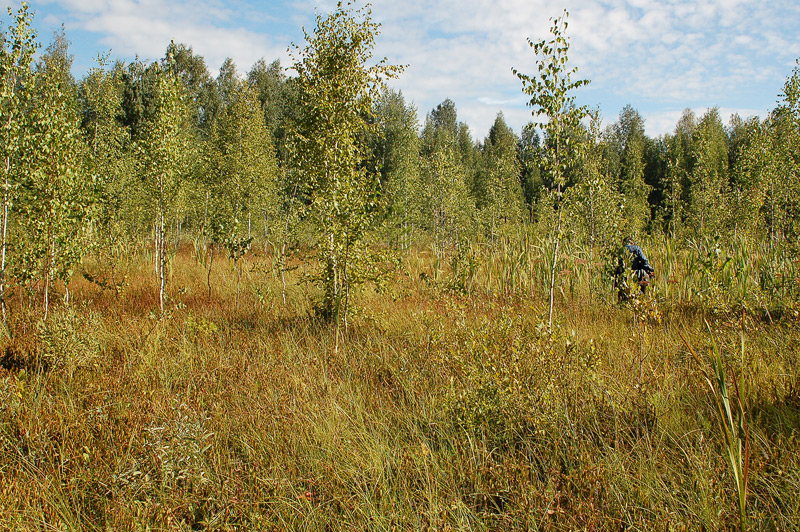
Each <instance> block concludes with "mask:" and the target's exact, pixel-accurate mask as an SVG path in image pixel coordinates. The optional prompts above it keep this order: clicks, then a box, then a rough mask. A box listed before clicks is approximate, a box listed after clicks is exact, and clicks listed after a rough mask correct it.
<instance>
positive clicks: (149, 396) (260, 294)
mask: <svg viewBox="0 0 800 532" xmlns="http://www.w3.org/2000/svg"><path fill="white" fill-rule="evenodd" d="M515 238H516V237H515ZM537 245H538V244H537V241H536V240H535V239H533V238H530V237H528V238H527V239H526V238H525V237H524V236H523V237H522V238H520V239H518V240H515V239H514V238H509V239H508V240H507V241H506V242H505V243H503V242H502V241H501V242H499V243H498V247H496V248H493V249H489V248H487V247H481V246H479V245H474V246H473V247H472V248H470V251H469V252H470V253H471V254H472V256H473V258H474V259H475V264H476V265H477V267H475V268H473V269H471V270H467V272H466V273H467V274H468V275H467V276H466V277H464V276H462V277H457V278H456V277H454V276H453V271H452V270H451V268H452V267H453V266H454V265H455V266H456V267H457V266H458V264H454V263H453V262H452V261H450V260H448V261H446V262H445V263H442V264H438V265H437V264H434V263H433V258H432V257H433V254H432V253H430V252H429V251H427V250H413V251H411V252H410V253H409V254H408V256H406V257H405V258H404V263H405V267H404V269H403V270H402V271H398V272H396V273H395V275H394V279H393V280H392V282H390V283H389V284H388V286H387V288H386V290H385V291H383V292H381V293H376V292H374V291H372V290H367V291H366V292H364V293H363V294H361V296H359V297H358V298H357V300H356V302H355V303H356V304H355V309H354V313H353V316H352V321H351V327H350V329H349V331H348V333H347V335H346V337H344V338H343V340H341V341H340V343H339V348H338V349H336V345H337V341H336V337H335V335H336V332H335V329H334V328H333V327H329V326H327V325H325V324H324V323H323V322H321V321H320V320H318V319H317V318H316V317H315V316H314V315H313V312H312V305H313V301H314V298H315V294H314V292H313V287H311V286H308V285H305V284H302V283H298V282H297V280H298V278H299V277H300V275H301V274H302V268H296V269H293V270H290V271H289V274H290V276H291V278H290V282H289V283H288V284H287V294H286V295H287V300H286V301H287V302H286V304H284V303H283V298H282V284H281V282H280V277H279V275H276V272H275V267H276V266H275V264H276V262H275V261H274V260H273V259H272V258H271V257H269V256H265V255H264V254H263V253H260V252H259V253H256V254H255V255H254V256H249V257H247V258H246V259H245V261H244V263H243V265H242V267H243V269H242V271H243V272H244V273H243V275H242V278H241V283H242V285H241V287H240V289H241V295H240V298H239V304H238V307H237V305H236V285H235V283H236V280H235V277H234V275H233V271H232V269H231V265H230V264H229V263H227V261H225V260H219V261H217V260H216V259H215V262H214V267H213V269H212V271H211V277H210V278H211V282H212V290H211V296H210V297H209V294H208V286H207V285H208V282H207V280H208V272H207V270H206V269H205V268H204V267H203V265H202V263H201V262H199V261H197V260H196V259H195V257H194V256H193V255H192V251H191V247H186V248H183V249H182V250H181V252H180V253H178V254H177V256H176V257H175V258H174V259H173V265H172V268H171V278H170V282H169V285H168V286H169V288H168V296H169V300H168V303H169V305H168V310H167V312H166V313H165V314H164V315H163V316H162V315H160V314H159V313H158V312H157V311H156V309H157V307H158V298H157V291H156V285H155V274H154V271H153V268H152V265H151V264H149V263H148V261H147V257H146V256H139V257H138V258H135V257H132V258H130V259H129V260H128V261H127V262H126V264H125V265H123V266H122V267H121V268H120V270H119V271H118V272H117V273H118V274H119V275H120V278H124V279H125V283H124V287H123V289H121V290H119V291H118V292H117V291H115V290H112V289H108V288H102V287H101V286H99V285H98V284H97V283H92V282H89V281H87V280H85V279H78V280H77V281H76V282H75V283H74V285H73V286H72V287H71V288H72V290H71V291H72V301H71V303H70V305H71V306H70V308H69V309H66V308H63V307H60V308H57V309H55V310H54V311H53V313H52V314H51V317H50V320H49V322H48V324H41V323H40V318H39V316H38V314H37V308H36V305H35V299H32V300H31V301H30V302H29V301H27V300H26V301H25V302H24V303H25V307H24V310H20V301H18V300H12V301H11V304H12V305H13V307H12V308H13V309H14V312H13V313H12V317H11V320H10V322H9V326H10V329H9V330H10V335H8V336H5V337H3V345H2V347H3V351H2V352H3V364H2V369H0V399H1V400H0V529H9V530H42V529H59V530H106V529H114V530H145V529H147V528H148V527H149V528H150V529H176V530H191V529H200V530H206V529H208V530H260V529H267V530H269V529H280V530H283V529H311V530H322V529H326V528H328V529H334V530H345V529H347V530H391V529H397V530H408V529H425V528H428V529H438V530H446V529H451V530H456V529H458V530H467V529H470V530H510V529H529V530H575V529H585V530H592V529H594V530H620V529H640V530H652V529H657V530H660V529H673V530H696V529H701V528H703V527H705V528H706V529H708V530H722V529H728V528H734V527H738V526H739V525H740V514H739V508H740V506H739V499H738V496H737V494H736V492H735V490H732V489H731V486H733V485H734V484H735V483H734V481H733V479H732V469H731V465H730V463H729V462H728V460H727V458H726V455H725V454H724V453H725V452H726V451H725V447H724V446H723V445H721V440H720V438H719V437H718V435H719V425H718V424H717V417H716V412H715V410H714V408H713V405H714V403H713V402H712V401H710V400H709V389H708V386H707V384H706V383H705V381H704V380H703V375H702V369H704V367H703V366H700V365H698V363H697V361H695V359H694V358H693V357H692V356H691V353H690V352H689V350H688V349H687V348H686V346H685V344H684V342H683V341H682V339H681V332H683V334H684V335H685V336H686V338H687V341H688V342H689V344H690V345H692V346H693V347H694V348H696V349H700V348H704V347H705V346H711V341H710V337H709V334H708V331H707V330H706V329H705V325H704V324H703V319H704V318H705V319H708V320H709V323H710V324H711V327H712V329H713V331H714V337H715V338H716V342H718V346H719V352H720V353H721V355H720V357H721V359H720V360H721V361H722V362H723V363H724V364H725V365H726V367H728V366H729V367H730V368H731V372H732V373H731V374H735V375H742V374H746V375H747V385H746V390H745V389H741V388H740V393H741V394H742V396H743V399H744V401H743V404H745V405H747V409H746V410H747V411H746V416H747V419H748V427H749V435H750V436H749V438H750V455H749V468H750V472H749V476H750V483H749V486H748V497H747V506H746V509H747V517H748V522H749V523H750V526H751V527H752V529H759V530H770V529H772V530H786V529H792V528H793V527H796V524H797V522H798V519H800V497H798V493H800V476H799V475H800V473H798V471H800V462H798V458H797V456H800V442H798V435H800V415H798V414H797V412H798V407H800V396H799V395H798V390H800V383H798V372H797V367H798V356H800V355H798V352H797V349H796V348H795V346H796V345H797V341H798V339H799V338H798V336H800V335H798V329H797V322H796V321H795V319H794V318H793V317H792V314H791V311H790V310H789V311H787V310H785V309H791V308H792V306H791V305H792V303H791V301H789V300H786V301H775V300H774V299H769V298H767V299H761V300H759V299H753V300H752V301H755V302H757V304H756V303H753V304H752V305H750V304H748V305H750V306H741V305H740V304H739V302H740V301H741V297H740V296H741V295H742V293H743V292H742V291H741V290H740V289H739V287H740V285H737V284H735V283H737V282H738V281H736V278H737V277H736V275H733V276H731V277H724V276H723V277H721V278H719V279H718V280H717V281H715V282H718V283H719V285H720V286H722V288H723V290H722V294H723V299H721V300H716V301H714V304H713V305H712V304H711V302H710V301H709V299H707V298H706V299H700V298H698V297H697V295H696V294H697V292H698V287H700V286H701V285H700V283H701V278H700V277H697V276H695V277H691V275H694V274H691V275H690V278H691V279H692V280H691V281H686V283H689V286H687V287H686V289H684V288H681V287H680V283H678V284H675V283H670V282H669V279H670V278H671V277H676V278H679V279H680V278H681V276H682V275H684V274H686V268H687V267H689V265H691V264H692V262H691V261H692V260H695V259H692V255H691V253H695V252H694V251H691V250H687V249H683V250H675V249H672V250H670V249H666V248H665V247H663V246H661V245H660V244H658V243H657V242H653V243H649V245H648V247H647V251H648V254H649V256H650V258H651V261H652V262H653V263H654V264H655V265H656V268H657V269H658V270H659V271H660V272H663V273H662V275H660V276H659V277H658V278H657V280H656V282H655V284H654V286H653V287H652V290H651V291H650V292H649V293H648V296H647V297H646V298H645V299H644V300H641V301H640V302H639V303H637V305H636V306H633V305H628V306H619V305H617V304H616V302H615V301H614V296H615V294H614V293H613V292H612V290H611V287H610V283H609V282H607V281H606V280H604V273H603V266H602V264H590V263H589V261H588V256H587V253H586V252H585V250H582V249H580V248H574V247H570V245H569V243H566V244H565V245H564V247H563V248H562V249H563V251H564V253H565V258H564V259H563V260H562V262H561V264H562V267H563V269H564V271H563V272H562V274H561V276H560V277H559V286H560V287H561V290H559V291H558V293H557V301H556V315H555V318H556V319H555V322H554V323H555V325H554V329H553V333H552V334H549V333H548V331H547V327H546V326H545V325H546V310H547V307H546V304H545V294H546V286H547V281H548V279H547V276H546V264H547V261H543V262H541V263H540V261H539V260H538V259H537V257H538V256H539V255H538V253H540V251H541V250H539V248H538V247H537ZM748 249H749V248H748ZM537 250H538V251H537ZM725 253H731V254H734V253H736V252H735V251H726V252H725ZM451 257H452V255H451ZM755 257H756V259H757V260H758V261H761V263H764V264H767V263H769V261H773V260H775V256H774V255H769V254H767V253H765V254H757V255H755ZM467 258H468V257H467ZM464 260H466V259H464ZM595 260H601V259H599V257H598V258H596V259H595ZM584 261H585V262H584ZM87 267H95V268H96V269H95V270H94V271H97V272H99V271H100V267H99V266H97V265H92V264H87ZM780 267H781V268H788V266H787V265H785V264H784V265H783V266H780ZM748 268H755V266H748ZM434 269H438V272H434ZM748 272H749V270H748ZM747 275H748V278H750V277H752V275H755V274H754V273H753V274H751V273H748V274H747ZM454 281H456V282H454ZM465 281H468V283H467V284H465ZM680 282H681V283H684V281H680ZM703 282H705V281H703ZM708 282H711V281H708ZM748 282H750V281H748ZM725 283H734V284H731V285H726V284H725ZM709 286H710V285H709ZM753 286H754V285H753ZM753 286H751V285H748V288H747V294H750V293H753V292H751V290H753V291H756V288H754V287H753ZM759 290H760V289H759ZM787 290H789V288H787ZM731 291H732V292H733V295H731ZM787 293H788V292H787ZM17 297H18V296H17ZM747 297H748V298H749V297H750V296H749V295H747ZM759 297H760V296H759ZM747 301H751V300H749V299H747ZM778 304H780V305H778ZM759 305H761V307H759ZM779 306H780V308H781V309H784V310H781V311H780V312H775V310H776V309H778V308H779ZM762 307H765V308H766V310H767V311H769V312H770V315H771V317H772V321H770V318H769V317H767V316H766V314H765V308H762ZM37 324H39V325H37ZM743 328H744V330H745V332H746V335H747V349H746V351H745V352H744V354H743V356H742V355H741V352H740V350H738V347H739V345H740V344H739V333H740V331H741V330H742V329H743ZM730 353H736V354H737V356H728V354H730ZM743 372H744V373H743Z"/></svg>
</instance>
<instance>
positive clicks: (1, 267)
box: [0, 157, 11, 323]
mask: <svg viewBox="0 0 800 532" xmlns="http://www.w3.org/2000/svg"><path fill="white" fill-rule="evenodd" d="M5 170H6V172H5V173H6V179H5V185H4V187H3V249H2V258H0V307H2V309H3V323H6V245H7V242H8V188H9V182H8V174H9V172H10V171H11V158H10V157H6V169H5Z"/></svg>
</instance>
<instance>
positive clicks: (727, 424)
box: [681, 322, 750, 532]
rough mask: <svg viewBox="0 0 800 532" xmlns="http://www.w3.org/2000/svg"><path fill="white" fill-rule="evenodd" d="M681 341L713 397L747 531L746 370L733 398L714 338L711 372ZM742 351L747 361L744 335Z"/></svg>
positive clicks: (684, 339) (747, 435) (689, 347)
mask: <svg viewBox="0 0 800 532" xmlns="http://www.w3.org/2000/svg"><path fill="white" fill-rule="evenodd" d="M706 327H708V329H709V334H711V328H710V327H709V326H708V322H706ZM681 338H682V339H683V342H684V344H686V347H687V348H688V349H689V352H690V353H691V354H692V357H693V358H694V359H695V361H696V362H697V364H698V366H699V367H700V371H701V372H702V373H703V378H704V379H705V381H706V383H707V384H708V387H709V389H710V390H711V395H712V396H713V398H714V406H715V407H716V408H715V411H716V417H717V424H718V426H719V428H720V432H721V433H722V443H723V446H724V448H725V450H726V452H727V455H728V461H729V462H730V464H731V471H732V472H733V478H734V481H735V482H736V492H737V494H738V496H739V528H740V530H742V531H743V532H744V531H745V530H746V529H747V482H748V480H749V473H750V471H749V469H748V462H749V458H750V439H749V434H748V429H747V424H746V422H745V410H744V405H743V403H742V395H741V391H742V390H743V389H744V371H743V370H742V373H741V376H740V378H741V383H739V384H737V383H736V380H735V379H734V380H733V391H734V395H733V397H731V394H730V390H729V388H728V383H727V378H726V374H725V366H724V364H723V362H722V356H721V355H720V351H719V346H718V345H717V343H716V341H714V340H713V337H712V343H711V350H710V352H709V363H710V365H711V371H710V372H709V371H708V370H707V369H706V368H705V364H704V363H703V362H702V361H701V360H700V357H699V356H698V355H697V353H696V352H695V350H694V349H693V348H692V346H691V345H690V344H689V342H688V341H687V340H686V337H684V336H683V335H681ZM741 350H742V359H743V360H744V335H742V336H741Z"/></svg>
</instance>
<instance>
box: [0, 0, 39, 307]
mask: <svg viewBox="0 0 800 532" xmlns="http://www.w3.org/2000/svg"><path fill="white" fill-rule="evenodd" d="M8 15H9V17H12V18H13V19H14V26H13V27H9V31H8V32H2V33H0V43H2V46H0V83H2V84H0V168H2V172H3V177H2V187H3V206H2V209H3V214H2V217H3V218H2V257H0V305H2V311H3V322H4V323H5V321H6V286H7V277H6V272H7V269H6V268H7V265H8V264H9V262H10V261H9V259H10V257H9V256H8V251H9V249H8V248H9V239H8V236H9V235H8V228H9V222H10V220H9V214H10V210H11V208H12V207H13V206H14V204H15V201H16V197H17V193H18V188H19V184H20V182H21V180H22V179H23V176H25V174H26V173H27V167H26V164H25V161H24V159H23V157H24V154H25V153H26V152H27V151H28V150H29V149H30V142H31V133H30V130H29V128H28V125H29V118H30V115H29V113H28V112H27V109H28V107H29V100H30V97H31V96H32V95H33V91H31V90H29V87H30V85H31V84H33V82H34V79H35V78H34V73H33V71H32V69H31V63H32V60H33V55H34V54H35V53H36V50H37V48H38V47H39V45H38V43H37V42H36V32H35V31H34V30H33V29H32V27H31V22H32V16H31V15H30V14H29V13H28V4H27V3H25V2H23V3H22V5H21V6H20V8H19V10H18V11H17V14H16V16H14V15H12V12H11V8H8ZM12 264H13V262H12Z"/></svg>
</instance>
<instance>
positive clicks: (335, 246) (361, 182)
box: [291, 2, 400, 327]
mask: <svg viewBox="0 0 800 532" xmlns="http://www.w3.org/2000/svg"><path fill="white" fill-rule="evenodd" d="M378 27H379V25H378V24H376V23H375V22H373V21H372V19H371V12H370V10H369V9H368V8H367V9H358V10H354V9H353V8H352V7H351V4H349V3H348V4H346V5H343V4H342V3H341V2H340V3H339V4H338V6H337V8H336V10H335V11H333V12H332V13H330V14H328V15H327V16H322V15H319V14H318V15H317V17H316V28H315V29H314V32H313V34H311V35H309V34H308V33H305V37H306V41H307V43H308V44H307V45H306V46H305V47H304V48H302V49H301V48H299V47H297V46H295V51H294V55H296V57H295V60H294V70H295V71H296V72H297V79H296V84H297V89H298V92H299V96H298V109H297V112H298V118H297V119H296V121H295V123H294V128H293V131H292V134H293V135H292V136H293V138H292V144H293V145H292V147H291V150H292V152H291V158H292V161H293V166H294V167H295V168H296V169H297V170H298V171H299V174H300V176H301V178H302V179H304V180H305V181H306V182H307V183H309V184H310V186H311V205H310V212H311V215H312V216H313V218H314V220H315V221H316V225H317V227H318V228H319V230H320V231H321V238H320V244H319V250H320V253H319V255H320V256H319V260H320V266H321V271H320V272H319V274H318V275H317V277H316V279H317V282H318V284H319V286H320V288H321V289H322V301H321V305H320V312H321V314H322V315H323V316H324V317H325V318H326V319H328V320H332V321H335V322H336V323H337V324H338V323H339V319H340V318H344V325H345V327H346V326H347V310H348V305H349V300H350V292H351V288H352V287H353V286H354V285H355V284H357V283H358V281H359V279H358V273H357V266H358V265H359V264H358V262H359V257H364V256H365V254H366V251H367V249H366V244H365V237H366V233H367V229H368V228H369V227H370V225H371V223H372V221H373V219H374V217H375V214H376V209H375V206H376V197H375V195H376V193H377V191H378V184H379V180H378V174H377V172H375V171H372V170H370V169H368V168H364V167H363V166H362V165H361V163H362V161H364V160H365V158H366V146H365V142H364V135H362V133H363V132H364V131H365V130H367V129H369V125H368V123H367V121H366V120H365V118H366V117H367V116H368V114H369V112H370V110H371V108H372V103H373V102H374V101H375V100H376V98H377V97H378V95H379V93H380V89H381V88H382V86H383V80H384V79H386V78H388V77H394V76H395V75H396V74H397V73H398V72H399V71H400V68H399V67H396V66H392V65H389V64H387V62H386V59H383V60H380V61H378V62H377V63H376V64H373V65H369V64H368V63H369V62H370V61H371V60H372V49H373V47H374V44H375V37H376V36H377V35H378Z"/></svg>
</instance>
